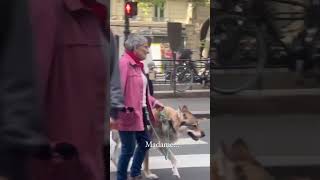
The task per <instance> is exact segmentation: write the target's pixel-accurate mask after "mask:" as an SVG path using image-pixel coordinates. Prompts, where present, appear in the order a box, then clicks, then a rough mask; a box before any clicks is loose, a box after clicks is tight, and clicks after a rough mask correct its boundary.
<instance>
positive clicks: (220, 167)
mask: <svg viewBox="0 0 320 180" xmlns="http://www.w3.org/2000/svg"><path fill="white" fill-rule="evenodd" d="M211 163H212V164H211V171H212V172H211V175H212V176H213V180H275V179H278V178H275V177H274V176H272V175H271V174H270V173H269V172H268V171H267V170H266V169H265V168H264V167H263V166H262V165H261V164H260V163H259V162H258V161H257V160H256V159H255V157H254V156H253V155H252V154H251V152H250V151H249V148H248V145H247V144H246V143H245V142H244V141H243V140H242V139H241V138H239V139H236V140H235V141H234V142H233V144H232V145H231V147H229V146H227V145H226V144H225V143H224V142H221V143H220V147H219V149H218V150H217V152H216V153H215V154H214V157H213V160H212V161H211ZM283 180H311V178H309V177H300V176H287V177H283Z"/></svg>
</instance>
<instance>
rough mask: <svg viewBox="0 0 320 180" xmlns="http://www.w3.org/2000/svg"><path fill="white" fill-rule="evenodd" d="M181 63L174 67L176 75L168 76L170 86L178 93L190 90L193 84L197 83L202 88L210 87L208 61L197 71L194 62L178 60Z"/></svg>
mask: <svg viewBox="0 0 320 180" xmlns="http://www.w3.org/2000/svg"><path fill="white" fill-rule="evenodd" d="M179 61H180V62H181V63H180V64H179V65H177V66H176V74H173V73H171V74H170V76H171V77H170V85H171V87H172V88H174V85H175V86H176V90H177V91H178V92H184V91H186V90H188V89H190V88H191V87H192V85H193V83H199V84H201V85H202V87H206V86H209V85H210V59H208V60H207V61H206V62H200V63H202V64H203V68H201V69H200V70H199V71H198V70H197V69H196V66H195V64H194V63H195V62H196V61H192V60H179ZM174 82H175V83H174Z"/></svg>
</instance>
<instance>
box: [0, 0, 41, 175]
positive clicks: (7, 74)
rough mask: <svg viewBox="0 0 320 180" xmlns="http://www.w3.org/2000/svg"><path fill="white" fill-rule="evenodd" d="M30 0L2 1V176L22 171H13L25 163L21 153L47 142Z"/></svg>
mask: <svg viewBox="0 0 320 180" xmlns="http://www.w3.org/2000/svg"><path fill="white" fill-rule="evenodd" d="M27 2H28V1H25V0H1V1H0V14H1V15H0V19H1V23H2V26H1V30H0V153H1V156H0V162H1V163H0V176H10V175H12V173H13V174H14V173H19V172H14V171H15V170H16V168H18V167H17V166H22V165H23V159H21V157H22V156H23V155H22V154H25V153H27V152H29V151H32V150H35V149H36V148H37V147H40V146H42V145H44V144H46V141H45V139H44V138H43V136H42V133H41V131H42V128H41V123H40V109H39V107H40V106H39V101H38V98H37V90H36V89H37V87H36V86H37V85H36V82H35V74H34V72H35V65H34V63H35V62H34V57H33V53H32V47H33V46H32V36H31V34H32V32H31V27H30V26H31V25H30V21H29V12H28V3H27ZM18 152H19V153H18ZM21 155H22V156H21Z"/></svg>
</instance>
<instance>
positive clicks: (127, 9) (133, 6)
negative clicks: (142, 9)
mask: <svg viewBox="0 0 320 180" xmlns="http://www.w3.org/2000/svg"><path fill="white" fill-rule="evenodd" d="M124 13H125V15H126V17H129V18H131V17H133V16H136V15H137V14H138V2H132V1H129V2H126V4H125V6H124Z"/></svg>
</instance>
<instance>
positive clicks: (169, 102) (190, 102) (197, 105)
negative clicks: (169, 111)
mask: <svg viewBox="0 0 320 180" xmlns="http://www.w3.org/2000/svg"><path fill="white" fill-rule="evenodd" d="M159 100H160V101H161V102H162V103H163V104H164V105H166V106H171V107H173V108H175V109H178V107H179V106H180V107H182V106H183V105H186V106H187V107H188V108H189V110H190V111H191V112H192V113H193V114H194V115H195V116H196V117H209V115H210V98H209V97H207V98H166V99H160V98H159Z"/></svg>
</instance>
